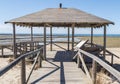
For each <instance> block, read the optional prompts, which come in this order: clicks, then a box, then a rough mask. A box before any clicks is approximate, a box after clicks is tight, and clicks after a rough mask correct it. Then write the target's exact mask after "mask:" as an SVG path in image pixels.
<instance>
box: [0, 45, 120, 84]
mask: <svg viewBox="0 0 120 84" xmlns="http://www.w3.org/2000/svg"><path fill="white" fill-rule="evenodd" d="M60 45H62V44H60ZM66 46H67V45H66ZM66 46H64V45H63V48H65V47H66ZM59 49H61V48H58V47H57V46H54V47H53V50H59ZM48 50H49V46H48ZM108 50H110V51H111V52H113V53H114V54H116V55H117V56H119V57H120V53H119V52H120V48H108ZM5 51H6V52H8V51H7V49H6V50H5ZM9 59H10V58H0V69H2V68H3V67H5V66H7V65H8V64H9ZM107 60H109V61H110V57H107ZM114 64H118V65H120V59H117V58H116V57H115V58H114ZM31 66H32V65H31V64H29V65H27V67H26V73H27V74H28V73H29V72H30V69H31ZM20 68H21V67H20V64H18V65H16V66H15V67H14V68H12V69H11V70H10V71H8V72H7V73H6V74H4V75H3V76H1V77H0V84H20V83H21V80H20V78H21V77H20ZM119 69H120V67H119ZM98 77H101V80H102V82H104V83H101V84H119V83H117V82H116V81H114V82H113V81H112V80H111V78H110V77H108V76H106V75H104V74H98ZM105 78H106V79H105Z"/></svg>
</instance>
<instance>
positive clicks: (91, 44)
mask: <svg viewBox="0 0 120 84" xmlns="http://www.w3.org/2000/svg"><path fill="white" fill-rule="evenodd" d="M92 44H93V28H91V47H92Z"/></svg>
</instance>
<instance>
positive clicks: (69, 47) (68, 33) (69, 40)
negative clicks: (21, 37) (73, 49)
mask: <svg viewBox="0 0 120 84" xmlns="http://www.w3.org/2000/svg"><path fill="white" fill-rule="evenodd" d="M68 50H70V29H69V27H68Z"/></svg>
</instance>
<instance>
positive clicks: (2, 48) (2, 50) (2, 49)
mask: <svg viewBox="0 0 120 84" xmlns="http://www.w3.org/2000/svg"><path fill="white" fill-rule="evenodd" d="M1 53H2V56H3V57H4V47H3V46H1Z"/></svg>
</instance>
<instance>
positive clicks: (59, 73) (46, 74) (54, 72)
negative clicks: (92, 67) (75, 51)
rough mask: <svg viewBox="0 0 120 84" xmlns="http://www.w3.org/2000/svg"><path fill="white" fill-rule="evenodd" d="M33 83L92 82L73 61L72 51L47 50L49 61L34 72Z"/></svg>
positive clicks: (73, 83)
mask: <svg viewBox="0 0 120 84" xmlns="http://www.w3.org/2000/svg"><path fill="white" fill-rule="evenodd" d="M29 83H31V84H92V83H91V80H90V79H89V78H88V77H87V76H86V75H85V74H84V72H83V71H82V70H81V69H80V68H78V67H77V64H76V63H75V62H73V61H72V53H71V52H70V51H47V61H43V65H42V68H40V69H37V70H35V71H34V72H33V74H32V76H31V78H30V80H29Z"/></svg>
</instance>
